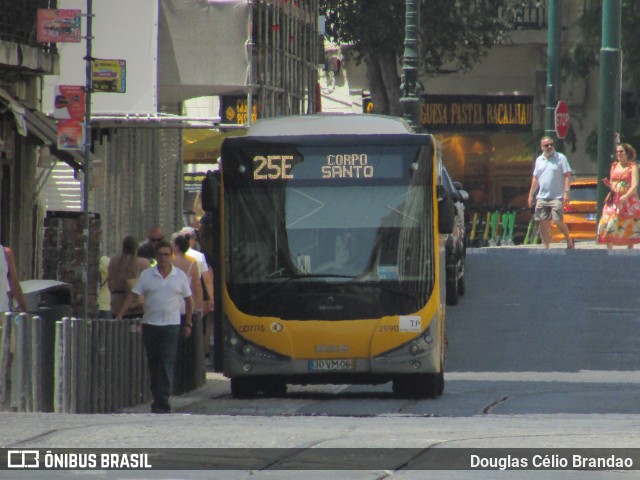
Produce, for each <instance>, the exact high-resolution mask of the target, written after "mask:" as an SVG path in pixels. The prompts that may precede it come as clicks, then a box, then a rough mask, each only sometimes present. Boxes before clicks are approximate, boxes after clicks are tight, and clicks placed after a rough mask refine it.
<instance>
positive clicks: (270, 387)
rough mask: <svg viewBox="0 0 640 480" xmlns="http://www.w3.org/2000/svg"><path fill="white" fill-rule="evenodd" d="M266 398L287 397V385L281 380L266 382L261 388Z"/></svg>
mask: <svg viewBox="0 0 640 480" xmlns="http://www.w3.org/2000/svg"><path fill="white" fill-rule="evenodd" d="M262 391H263V392H264V396H265V397H267V398H282V397H286V396H287V384H286V383H284V382H283V381H281V380H273V381H267V382H265V384H264V385H263V387H262Z"/></svg>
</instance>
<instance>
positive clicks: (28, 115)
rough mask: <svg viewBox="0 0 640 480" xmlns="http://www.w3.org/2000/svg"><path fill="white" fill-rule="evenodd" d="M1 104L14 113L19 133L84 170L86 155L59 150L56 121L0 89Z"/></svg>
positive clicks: (76, 168) (73, 166) (74, 151)
mask: <svg viewBox="0 0 640 480" xmlns="http://www.w3.org/2000/svg"><path fill="white" fill-rule="evenodd" d="M0 103H1V104H4V105H6V106H7V107H8V108H9V110H11V112H12V113H13V115H14V117H15V120H16V127H17V129H18V132H19V133H20V134H21V135H24V136H31V137H32V138H34V139H35V140H36V142H37V143H40V144H41V145H46V146H48V147H49V150H50V152H51V154H52V155H55V156H56V157H57V158H59V159H60V160H61V161H63V162H65V163H67V164H68V165H69V166H70V167H72V168H73V169H75V170H82V165H83V164H84V154H83V152H81V151H78V150H58V148H57V145H58V130H57V126H56V121H55V119H53V118H49V117H47V116H46V115H45V114H44V113H42V112H39V111H37V110H33V109H30V108H27V107H26V106H24V105H23V104H22V103H20V102H19V101H17V100H16V99H14V98H13V97H12V96H11V95H9V94H8V93H7V91H6V90H4V89H3V88H0Z"/></svg>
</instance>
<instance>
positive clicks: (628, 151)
mask: <svg viewBox="0 0 640 480" xmlns="http://www.w3.org/2000/svg"><path fill="white" fill-rule="evenodd" d="M635 159H636V150H635V149H634V148H633V147H632V146H631V145H629V144H628V143H622V144H620V145H618V146H617V147H616V160H615V161H614V162H613V163H612V164H611V170H610V173H609V178H603V179H602V182H603V183H604V184H605V185H606V186H607V188H609V190H610V193H609V194H608V195H607V200H606V201H605V203H604V205H603V206H602V215H601V217H600V223H599V224H598V243H606V244H607V248H608V249H609V250H611V249H612V248H613V246H614V245H626V246H627V248H628V249H632V248H633V246H634V245H635V244H636V243H640V199H638V165H637V164H636V162H635V161H634V160H635Z"/></svg>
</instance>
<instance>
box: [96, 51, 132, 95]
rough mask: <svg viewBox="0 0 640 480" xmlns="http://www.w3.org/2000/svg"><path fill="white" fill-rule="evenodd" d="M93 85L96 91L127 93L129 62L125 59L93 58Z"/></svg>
mask: <svg viewBox="0 0 640 480" xmlns="http://www.w3.org/2000/svg"><path fill="white" fill-rule="evenodd" d="M91 87H92V89H93V91H94V92H110V93H125V92H126V91H127V62H126V61H125V60H99V59H96V60H93V61H92V62H91Z"/></svg>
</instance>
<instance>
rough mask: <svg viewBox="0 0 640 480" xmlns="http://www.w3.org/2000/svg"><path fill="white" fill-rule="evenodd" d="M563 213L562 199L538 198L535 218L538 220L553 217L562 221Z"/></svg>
mask: <svg viewBox="0 0 640 480" xmlns="http://www.w3.org/2000/svg"><path fill="white" fill-rule="evenodd" d="M563 213H564V210H563V204H562V200H560V199H555V200H544V199H542V198H538V199H537V200H536V210H535V213H534V217H533V218H534V219H536V220H538V221H540V220H552V219H553V221H554V222H561V221H562V218H563V217H562V215H563Z"/></svg>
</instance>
